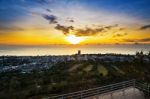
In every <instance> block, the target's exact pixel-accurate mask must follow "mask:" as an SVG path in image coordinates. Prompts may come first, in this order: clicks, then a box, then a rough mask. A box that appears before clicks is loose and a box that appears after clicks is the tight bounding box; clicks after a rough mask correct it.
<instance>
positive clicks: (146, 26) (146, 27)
mask: <svg viewBox="0 0 150 99" xmlns="http://www.w3.org/2000/svg"><path fill="white" fill-rule="evenodd" d="M145 29H150V24H149V25H144V26H142V27H140V30H145Z"/></svg>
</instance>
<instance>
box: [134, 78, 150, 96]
mask: <svg viewBox="0 0 150 99" xmlns="http://www.w3.org/2000/svg"><path fill="white" fill-rule="evenodd" d="M134 87H135V88H137V89H139V90H141V91H143V92H144V94H145V95H147V96H150V84H149V83H144V82H141V81H136V82H135V86H134Z"/></svg>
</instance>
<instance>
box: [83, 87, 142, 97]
mask: <svg viewBox="0 0 150 99" xmlns="http://www.w3.org/2000/svg"><path fill="white" fill-rule="evenodd" d="M86 99H145V98H144V94H143V92H142V91H140V90H138V89H136V88H126V89H121V90H117V91H114V92H109V93H105V94H101V95H99V96H93V97H89V98H86Z"/></svg>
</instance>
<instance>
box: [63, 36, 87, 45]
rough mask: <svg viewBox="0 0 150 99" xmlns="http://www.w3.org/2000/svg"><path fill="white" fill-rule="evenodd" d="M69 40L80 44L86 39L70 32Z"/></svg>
mask: <svg viewBox="0 0 150 99" xmlns="http://www.w3.org/2000/svg"><path fill="white" fill-rule="evenodd" d="M66 39H67V41H68V42H69V43H71V44H79V43H80V42H81V41H83V40H84V38H82V37H77V36H75V35H73V34H70V35H68V36H67V37H66Z"/></svg>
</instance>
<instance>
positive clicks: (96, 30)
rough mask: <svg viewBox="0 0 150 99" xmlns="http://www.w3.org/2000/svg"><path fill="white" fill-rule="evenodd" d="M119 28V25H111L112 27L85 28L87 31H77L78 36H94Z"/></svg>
mask: <svg viewBox="0 0 150 99" xmlns="http://www.w3.org/2000/svg"><path fill="white" fill-rule="evenodd" d="M116 27H118V25H117V24H116V25H110V26H98V27H96V28H89V27H88V28H85V29H75V30H76V31H75V35H76V36H94V35H97V34H102V33H104V32H107V31H109V30H111V29H113V28H116Z"/></svg>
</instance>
